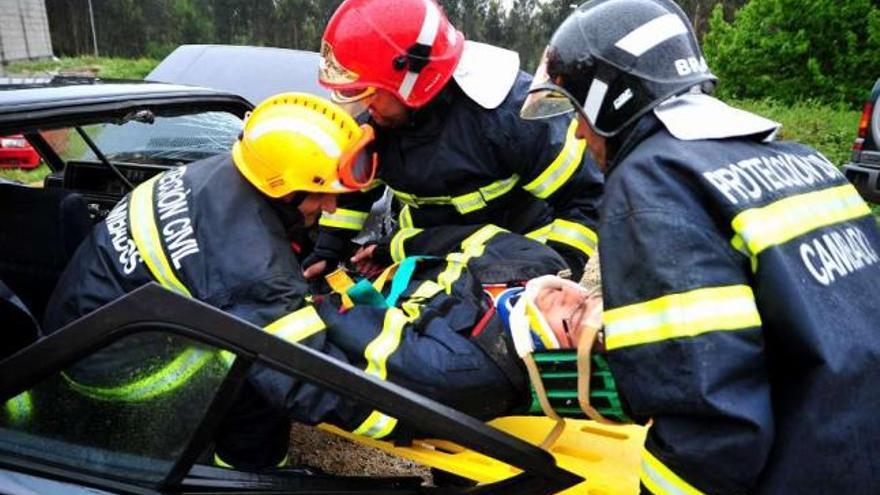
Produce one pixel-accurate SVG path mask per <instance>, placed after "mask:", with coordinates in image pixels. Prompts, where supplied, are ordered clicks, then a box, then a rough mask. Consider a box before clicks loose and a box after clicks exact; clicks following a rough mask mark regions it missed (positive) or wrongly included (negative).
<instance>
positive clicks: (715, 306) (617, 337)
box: [604, 285, 761, 350]
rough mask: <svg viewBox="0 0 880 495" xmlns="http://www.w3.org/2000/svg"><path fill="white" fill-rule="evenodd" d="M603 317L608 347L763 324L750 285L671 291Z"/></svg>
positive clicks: (740, 328) (617, 309) (609, 312)
mask: <svg viewBox="0 0 880 495" xmlns="http://www.w3.org/2000/svg"><path fill="white" fill-rule="evenodd" d="M604 320H605V345H606V348H607V349H608V350H612V349H619V348H621V347H629V346H635V345H642V344H649V343H652V342H660V341H663V340H668V339H677V338H684V337H695V336H697V335H700V334H702V333H705V332H712V331H717V330H742V329H746V328H753V327H758V326H760V325H761V316H760V314H758V308H757V306H756V304H755V295H754V293H753V292H752V288H751V287H749V286H747V285H730V286H724V287H711V288H704V289H697V290H693V291H690V292H684V293H680V294H670V295H667V296H663V297H660V298H657V299H654V300H651V301H647V302H642V303H638V304H633V305H630V306H624V307H621V308H615V309H611V310H608V311H606V312H605V314H604Z"/></svg>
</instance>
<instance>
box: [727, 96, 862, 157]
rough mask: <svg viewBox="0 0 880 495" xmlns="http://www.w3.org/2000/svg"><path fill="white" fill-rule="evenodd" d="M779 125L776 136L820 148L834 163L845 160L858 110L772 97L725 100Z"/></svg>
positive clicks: (853, 133) (853, 134)
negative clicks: (784, 100) (780, 128)
mask: <svg viewBox="0 0 880 495" xmlns="http://www.w3.org/2000/svg"><path fill="white" fill-rule="evenodd" d="M728 103H730V104H732V105H733V106H736V107H739V108H742V109H743V110H748V111H750V112H754V113H756V114H758V115H762V116H764V117H767V118H769V119H773V120H775V121H777V122H779V123H781V124H782V131H781V132H780V139H785V140H790V141H798V142H800V143H803V144H806V145H807V146H811V147H813V148H816V149H817V150H819V151H821V152H822V154H823V155H825V156H826V157H827V158H828V159H829V160H831V162H832V163H835V164H837V165H838V166H840V165H843V164H844V163H846V162H847V161H848V160H849V157H850V149H851V148H852V143H853V140H854V139H855V137H856V129H857V127H858V124H859V117H860V116H861V111H859V110H850V109H846V108H835V107H831V106H828V105H821V104H817V103H811V102H804V103H797V104H794V105H789V104H782V103H779V102H775V101H773V100H741V101H732V102H728Z"/></svg>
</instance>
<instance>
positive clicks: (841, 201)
mask: <svg viewBox="0 0 880 495" xmlns="http://www.w3.org/2000/svg"><path fill="white" fill-rule="evenodd" d="M870 214H871V210H870V208H868V205H867V204H865V202H864V200H862V198H861V197H860V196H859V193H858V192H856V190H855V188H854V187H853V186H851V185H849V184H846V185H843V186H837V187H832V188H829V189H823V190H821V191H814V192H809V193H805V194H799V195H797V196H792V197H789V198H785V199H781V200H779V201H776V202H774V203H770V204H769V205H767V206H764V207H761V208H752V209H749V210H745V211H743V212H741V213H740V214H738V215H737V216H736V217H734V219H733V222H732V225H733V230H734V232H736V235H735V236H734V237H733V239H732V240H731V244H733V246H734V247H735V248H736V249H738V250H739V251H741V252H743V253H744V254H746V255H748V256H752V257H756V256H758V254H760V253H761V252H762V251H764V250H765V249H767V248H769V247H772V246H777V245H780V244H783V243H785V242H788V241H790V240H791V239H794V238H796V237H799V236H801V235H804V234H806V233H808V232H811V231H813V230H816V229H819V228H822V227H827V226H829V225H834V224H837V223H841V222H845V221H847V220H852V219H855V218H859V217H862V216H866V215H870Z"/></svg>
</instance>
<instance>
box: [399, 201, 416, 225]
mask: <svg viewBox="0 0 880 495" xmlns="http://www.w3.org/2000/svg"><path fill="white" fill-rule="evenodd" d="M398 225H400V228H401V229H411V228H413V227H415V224H414V223H413V219H412V212H410V210H409V205H403V208H401V209H400V216H398Z"/></svg>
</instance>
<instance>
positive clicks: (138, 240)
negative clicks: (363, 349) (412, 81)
mask: <svg viewBox="0 0 880 495" xmlns="http://www.w3.org/2000/svg"><path fill="white" fill-rule="evenodd" d="M372 138H373V133H372V130H371V129H370V128H369V127H368V126H359V125H358V124H357V123H356V122H355V121H354V120H353V119H352V118H351V117H350V116H349V115H348V114H346V113H345V112H344V111H342V110H341V109H339V108H338V107H337V106H336V105H334V104H333V103H331V102H329V101H326V100H323V99H321V98H317V97H314V96H310V95H305V94H296V93H288V94H281V95H277V96H274V97H272V98H269V99H268V100H266V101H265V102H263V103H261V104H260V105H259V106H257V107H256V108H255V109H254V111H253V112H252V113H251V114H250V115H249V116H248V117H247V119H246V121H245V124H244V129H243V132H242V134H241V137H240V139H239V140H238V142H236V143H235V144H234V146H233V148H232V152H231V153H229V154H225V155H221V156H215V157H212V158H207V159H205V160H201V161H198V162H194V163H190V164H188V165H182V166H179V167H175V168H173V169H171V170H168V171H166V172H164V173H162V174H159V175H158V176H156V177H154V178H152V179H150V180H148V181H146V182H144V183H142V184H140V185H139V186H138V187H137V188H136V189H135V190H134V191H132V193H131V194H130V195H129V196H128V197H126V198H124V199H123V200H122V201H121V202H120V203H119V204H118V205H116V207H115V208H114V209H113V210H112V212H111V213H110V214H109V216H108V217H107V218H106V220H105V221H103V222H101V223H100V224H98V225H97V226H96V228H95V229H94V231H93V232H92V234H91V235H90V236H89V237H88V238H87V239H86V240H85V241H83V244H82V245H81V246H80V249H79V250H78V251H77V253H76V255H75V256H74V258H73V259H72V260H71V262H70V264H69V265H68V267H67V269H66V271H65V272H64V274H63V275H62V277H61V280H60V282H59V284H58V286H57V288H56V290H55V292H54V294H53V295H52V298H51V300H50V302H49V305H48V309H47V312H46V315H45V319H44V331H45V332H47V333H51V332H54V331H55V330H57V329H59V328H60V327H62V326H63V325H65V324H67V323H69V322H71V321H73V320H74V319H76V318H78V317H80V316H82V315H85V314H86V313H89V312H91V311H93V310H95V309H96V308H98V307H100V306H101V305H104V304H106V303H109V302H110V301H113V300H114V299H117V298H118V297H120V296H122V295H124V294H125V293H127V292H130V291H132V290H134V289H136V288H138V287H140V286H142V285H144V284H147V283H150V282H156V283H158V284H160V285H162V286H164V287H165V288H167V289H168V290H171V291H174V292H177V293H180V294H183V295H185V296H188V297H193V298H196V299H198V300H200V301H203V302H205V303H207V304H210V305H212V306H215V307H217V308H219V309H221V310H224V311H226V312H229V313H232V314H234V315H235V316H238V317H239V318H242V319H244V320H247V321H249V322H251V323H253V324H255V325H258V326H261V327H267V331H272V330H273V329H277V328H279V325H277V324H276V325H275V326H271V324H272V323H274V322H278V321H279V320H282V319H283V321H284V322H287V324H288V326H290V325H292V327H291V328H293V327H296V326H297V324H299V323H308V321H309V320H310V318H317V314H315V313H314V310H313V309H312V308H310V307H306V308H304V299H305V296H306V291H307V284H306V282H305V280H304V279H303V277H302V268H301V267H300V263H299V256H301V255H303V254H307V253H298V252H296V249H295V246H293V247H292V243H291V235H293V234H296V233H297V232H301V231H302V230H304V229H303V227H306V226H309V225H311V224H314V222H315V221H316V218H317V217H318V215H319V214H320V212H321V211H322V210H323V211H326V212H333V211H334V210H335V208H336V194H337V193H343V192H348V191H353V190H357V189H358V188H360V187H363V186H365V185H366V184H368V183H369V182H370V181H371V180H372V177H373V174H374V172H375V159H374V158H373V157H372V156H370V155H369V154H368V153H366V152H365V151H364V150H365V149H366V145H367V144H369V143H370V141H371V140H372ZM282 337H286V335H282ZM323 339H324V337H323V336H322V335H320V334H319V335H316V336H314V337H313V338H310V339H307V340H305V341H303V343H305V344H306V345H310V346H312V347H314V348H316V349H319V350H322V351H323V352H326V353H328V354H330V355H337V357H339V356H338V354H339V352H338V351H334V350H333V349H331V348H329V346H328V345H326V344H325V342H324V340H323ZM187 351H188V349H187V348H185V347H168V346H163V347H161V348H156V347H155V343H152V342H145V343H144V345H142V346H126V348H125V349H119V348H112V349H111V348H108V349H107V350H105V351H102V352H100V353H98V354H97V355H96V356H94V357H92V358H90V359H89V360H88V362H86V363H85V364H83V365H82V366H78V367H77V368H76V369H73V370H71V371H70V373H69V375H70V378H71V383H72V384H73V387H74V388H75V389H76V390H77V391H78V392H81V393H85V394H88V395H93V396H94V397H95V398H96V399H101V398H113V400H120V401H129V402H138V401H143V400H148V399H151V398H155V397H156V396H158V395H160V394H169V393H173V392H174V391H175V389H177V388H179V387H180V386H181V385H183V384H184V383H185V382H186V380H188V379H192V377H195V376H197V375H198V373H199V372H200V371H201V370H202V369H205V370H207V369H208V368H209V367H211V366H217V365H218V363H211V362H207V361H205V360H199V359H188V360H187V359H181V357H182V356H185V353H186V352H187ZM120 354H124V355H120ZM145 356H148V357H149V358H150V361H151V362H154V361H156V360H164V362H166V363H168V364H167V365H165V366H152V367H151V368H150V369H149V370H144V369H143V368H144V366H145V365H144V363H145V362H146V361H147V360H146V359H145ZM111 360H112V361H111ZM109 362H112V363H113V368H112V369H113V370H114V373H113V376H112V377H108V376H107V374H106V373H104V374H101V373H96V372H95V370H100V369H102V368H101V367H100V366H101V364H102V363H103V364H105V365H106V363H109ZM175 363H177V364H175ZM180 363H185V364H180ZM175 366H176V367H177V368H179V367H181V366H185V367H186V368H187V369H185V370H183V369H177V368H175ZM105 368H106V366H105ZM96 375H100V379H98V380H96ZM281 379H287V380H289V379H288V378H286V377H280V376H278V375H277V374H272V373H271V372H269V371H268V370H257V371H256V372H254V374H253V375H252V376H250V377H249V380H248V381H247V382H246V383H245V385H244V386H243V388H242V390H241V392H240V393H239V400H238V401H237V402H236V404H235V406H234V407H233V408H232V410H231V411H230V413H229V414H228V415H227V416H226V418H225V419H224V421H223V423H222V424H221V427H220V433H219V435H218V437H217V439H216V450H215V452H216V460H217V461H218V463H225V464H231V465H234V466H235V467H237V468H241V469H260V468H265V467H270V466H275V465H278V464H279V463H281V462H283V460H284V458H285V456H286V453H287V444H288V438H289V428H290V420H289V418H288V417H287V415H286V414H285V413H283V412H282V411H281V409H280V408H278V407H275V406H272V405H270V404H269V403H268V400H267V399H266V397H267V395H268V394H267V393H265V391H266V389H267V388H268V389H273V388H275V385H276V383H274V381H276V380H281ZM281 387H284V389H286V390H288V391H289V392H288V393H287V396H286V397H283V398H281V399H282V400H285V401H288V403H290V404H299V403H303V404H306V405H308V404H312V405H313V407H315V408H319V407H320V406H321V404H322V401H324V399H323V397H324V396H325V395H326V394H324V392H323V391H322V390H320V389H317V388H316V387H309V386H306V387H302V386H298V385H296V384H293V385H291V384H289V383H288V384H278V389H281ZM328 400H329V399H328ZM297 410H301V411H302V414H303V415H305V416H308V415H310V414H317V413H316V412H315V411H313V410H312V409H310V408H309V407H306V406H303V407H301V408H297Z"/></svg>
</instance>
